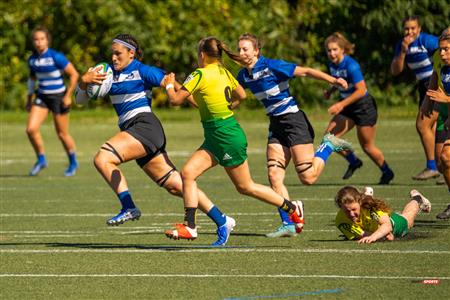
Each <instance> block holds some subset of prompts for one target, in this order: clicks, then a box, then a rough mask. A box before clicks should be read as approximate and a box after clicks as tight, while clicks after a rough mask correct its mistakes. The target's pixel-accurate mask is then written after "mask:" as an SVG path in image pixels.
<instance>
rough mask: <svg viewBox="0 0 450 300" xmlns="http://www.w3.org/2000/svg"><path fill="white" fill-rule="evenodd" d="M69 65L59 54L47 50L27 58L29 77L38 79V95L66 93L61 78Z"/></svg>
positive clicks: (49, 49) (52, 50)
mask: <svg viewBox="0 0 450 300" xmlns="http://www.w3.org/2000/svg"><path fill="white" fill-rule="evenodd" d="M68 64H69V61H68V60H67V58H66V57H65V56H64V54H62V53H61V52H58V51H56V50H54V49H51V48H48V49H47V51H45V52H44V53H42V54H38V53H33V54H32V55H31V56H30V57H29V58H28V67H29V68H30V75H31V76H34V77H36V78H37V79H38V82H39V90H38V93H39V94H58V93H63V92H65V91H66V86H65V85H64V79H63V77H62V75H63V72H64V69H65V68H66V67H67V65H68Z"/></svg>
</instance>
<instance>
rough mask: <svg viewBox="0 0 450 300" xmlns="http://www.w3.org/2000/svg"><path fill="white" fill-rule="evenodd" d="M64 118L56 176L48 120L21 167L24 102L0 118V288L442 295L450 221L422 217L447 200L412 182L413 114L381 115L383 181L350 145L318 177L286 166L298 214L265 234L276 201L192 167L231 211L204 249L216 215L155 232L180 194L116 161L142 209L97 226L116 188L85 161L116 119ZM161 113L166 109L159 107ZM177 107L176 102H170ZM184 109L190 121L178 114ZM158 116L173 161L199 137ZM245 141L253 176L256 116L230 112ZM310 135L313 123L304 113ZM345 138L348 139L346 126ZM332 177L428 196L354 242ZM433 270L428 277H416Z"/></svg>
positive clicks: (195, 124)
mask: <svg viewBox="0 0 450 300" xmlns="http://www.w3.org/2000/svg"><path fill="white" fill-rule="evenodd" d="M80 114H81V117H80V116H77V117H76V118H74V121H73V122H72V123H71V133H72V134H73V136H74V137H75V139H76V141H77V146H78V156H79V161H80V164H81V167H80V169H79V171H78V173H77V175H76V176H75V177H73V178H65V177H64V176H62V174H63V171H64V168H65V167H66V164H67V162H66V157H65V155H64V153H63V151H62V147H61V145H60V143H59V141H58V140H57V138H56V136H55V134H54V130H53V125H52V123H51V122H47V123H45V125H44V126H43V128H42V133H43V136H44V140H45V143H46V148H47V157H48V161H49V168H48V169H46V170H44V171H43V172H42V173H41V174H39V176H37V177H34V178H30V177H28V176H27V173H28V170H29V169H30V168H31V166H32V164H33V163H34V159H35V157H34V155H33V153H32V150H31V146H30V145H29V143H28V140H27V138H26V135H25V133H24V129H25V123H24V122H22V120H24V119H25V116H24V115H23V114H18V115H17V120H19V121H14V118H13V117H11V115H8V118H7V121H6V120H2V122H1V131H0V132H1V143H0V180H1V186H0V199H1V202H0V220H1V229H0V262H1V263H0V296H1V298H2V299H35V298H45V299H105V298H115V299H126V298H138V299H303V298H308V299H362V298H366V299H423V298H427V299H446V298H448V295H449V293H450V223H449V221H440V220H437V219H435V215H436V213H437V212H439V211H441V210H442V209H443V208H444V207H445V206H446V205H447V204H448V203H449V194H448V192H447V191H446V188H445V187H444V186H437V185H436V184H435V181H434V180H430V181H425V182H415V181H413V180H411V176H412V175H413V174H415V173H417V172H419V171H420V170H422V169H423V166H424V158H423V154H422V150H421V147H420V144H419V140H418V138H417V135H416V132H415V128H414V121H413V119H395V118H389V119H385V118H384V119H383V118H381V120H380V122H379V131H378V140H377V144H378V146H379V147H380V148H381V149H382V151H383V152H384V154H385V156H386V159H387V161H388V163H389V164H390V165H391V167H392V168H393V170H394V171H395V179H394V181H393V183H392V184H391V185H389V186H378V185H376V183H377V182H378V179H379V177H380V172H379V170H378V169H377V168H376V166H375V165H374V164H373V163H372V162H371V161H370V160H369V158H368V157H367V156H365V155H364V154H363V153H362V151H361V149H360V147H359V146H357V145H356V149H357V154H358V155H359V156H360V158H362V160H363V161H364V167H363V168H362V169H360V170H358V171H356V173H355V175H354V177H352V178H351V179H349V180H347V181H343V180H342V179H341V177H342V175H343V173H344V171H345V168H346V163H345V162H344V160H343V159H342V158H340V157H339V156H337V155H333V156H332V158H331V159H330V160H329V162H328V163H327V168H326V170H325V172H324V173H323V174H322V176H321V178H320V180H319V182H318V183H317V184H316V185H314V186H303V185H301V184H300V183H299V181H298V179H297V178H296V175H295V171H294V169H293V167H292V166H289V169H288V174H287V178H286V185H287V187H288V189H289V192H290V195H291V198H293V199H301V200H303V201H304V203H305V210H306V225H305V230H304V231H303V233H302V234H301V235H300V236H298V237H295V238H282V239H268V238H265V237H264V234H265V233H267V232H270V231H272V230H274V229H275V228H276V227H278V225H279V219H278V216H277V214H276V210H275V209H274V208H272V207H270V206H268V205H265V204H263V203H260V202H258V201H256V200H253V199H250V198H248V197H245V196H242V195H239V194H238V193H237V192H236V191H235V190H234V187H233V186H232V184H231V182H230V181H229V180H228V179H227V178H226V175H225V172H224V171H223V169H221V168H215V169H213V170H211V171H209V172H207V173H206V174H205V176H203V177H202V178H201V179H200V180H199V186H200V187H201V188H202V189H203V190H204V191H205V192H206V193H207V194H208V195H209V196H210V197H211V199H213V201H214V202H216V204H217V205H218V206H219V207H220V209H221V210H222V211H224V212H226V213H227V214H229V215H230V216H233V217H234V218H235V219H236V221H237V226H236V228H235V231H234V232H233V234H232V236H231V237H230V240H229V242H228V244H227V247H225V248H212V247H210V246H209V245H210V244H211V243H212V242H214V241H215V237H216V236H215V226H214V225H213V224H212V223H211V222H210V221H209V219H208V218H206V217H205V216H204V215H202V214H199V218H198V220H199V225H200V229H199V238H198V239H197V240H195V241H193V242H188V241H172V240H168V239H167V238H166V237H165V236H164V234H163V232H164V230H165V229H167V228H170V226H171V224H173V223H175V222H179V221H181V220H182V212H183V208H182V202H181V201H180V200H179V199H177V198H175V197H173V196H170V195H169V194H167V193H166V192H165V190H163V189H161V188H159V187H157V186H156V185H155V184H154V183H153V182H151V181H150V180H149V179H148V178H147V177H146V176H145V175H144V173H143V172H141V171H140V169H139V168H138V166H137V165H136V164H135V163H133V162H130V163H127V164H125V165H123V170H124V172H125V175H126V177H127V180H128V183H129V186H130V191H131V193H132V195H133V197H134V198H135V202H136V203H137V205H138V206H139V207H140V209H141V210H142V212H143V216H142V218H141V219H140V220H139V221H137V222H129V223H127V224H124V225H122V226H120V227H115V228H108V227H107V226H106V225H105V220H106V219H107V218H108V217H110V216H112V215H114V214H115V213H117V211H118V210H119V204H118V200H117V199H116V198H115V196H114V195H113V193H112V192H111V191H110V189H109V188H108V186H107V185H106V184H105V182H103V179H102V178H101V177H100V175H99V174H97V172H96V171H95V168H94V167H93V165H92V163H91V161H92V157H93V155H94V154H95V152H96V151H97V149H98V148H99V146H100V145H101V144H102V143H103V142H104V141H105V140H106V139H107V138H109V137H110V136H112V135H113V134H114V133H115V132H117V129H116V124H115V122H116V121H115V119H114V117H110V116H111V115H110V114H108V115H107V116H100V117H99V118H98V119H97V121H93V120H92V116H91V117H89V118H83V117H82V116H83V113H80ZM161 114H162V115H163V116H165V115H169V114H167V113H166V112H162V113H161ZM173 114H175V115H176V114H183V112H182V111H178V112H171V113H170V115H173ZM191 117H192V120H190V118H191ZM191 117H189V118H179V119H181V120H179V121H176V119H177V118H176V117H174V118H167V119H166V118H165V117H163V118H162V119H163V125H164V128H165V130H166V135H167V139H168V145H167V149H168V152H169V155H170V157H171V158H172V160H173V161H174V162H175V164H176V165H177V166H178V167H181V166H182V165H183V163H184V162H185V161H186V159H187V157H188V155H189V154H190V153H192V151H193V150H194V149H196V147H198V146H199V145H200V143H201V142H202V131H201V126H200V123H199V121H198V117H197V116H196V115H195V114H192V116H191ZM238 118H239V119H240V122H241V124H242V127H243V128H244V130H245V132H246V134H247V137H248V140H249V162H250V168H251V171H252V174H253V178H254V180H255V181H256V182H260V183H264V184H267V175H266V167H265V165H266V163H265V141H266V136H267V123H266V122H265V120H264V119H261V118H253V119H252V118H250V119H246V118H242V117H239V113H238ZM311 121H312V123H313V125H314V127H315V129H316V135H317V138H316V143H317V142H318V141H319V136H321V132H322V131H323V130H324V128H325V126H326V121H325V120H324V119H323V118H317V119H315V118H312V120H311ZM347 138H348V139H349V140H350V141H352V142H353V143H357V142H356V135H355V132H354V131H352V132H350V133H349V134H348V135H347ZM345 184H352V185H356V186H358V187H363V186H366V185H370V186H373V187H374V190H375V193H376V195H378V196H380V197H382V198H385V199H386V200H387V201H388V202H389V204H391V206H392V207H394V208H395V209H397V210H401V209H402V207H403V205H404V204H405V202H406V200H407V195H408V193H409V191H410V190H411V189H412V188H417V189H418V190H420V191H421V192H423V193H424V194H425V195H426V196H427V197H428V198H429V199H430V200H431V202H432V205H433V208H432V213H431V214H430V215H419V217H418V219H417V222H416V226H415V228H414V229H413V230H412V232H411V233H410V234H409V235H408V236H407V237H406V238H404V239H403V240H398V241H395V242H381V243H376V244H373V245H358V244H356V243H354V242H348V241H342V240H341V238H340V237H339V232H338V231H337V230H336V229H335V227H334V215H335V213H336V207H335V206H334V204H333V196H334V194H335V192H336V191H337V190H338V189H339V188H340V187H342V186H343V185H345ZM423 279H438V280H439V284H424V283H422V280H423Z"/></svg>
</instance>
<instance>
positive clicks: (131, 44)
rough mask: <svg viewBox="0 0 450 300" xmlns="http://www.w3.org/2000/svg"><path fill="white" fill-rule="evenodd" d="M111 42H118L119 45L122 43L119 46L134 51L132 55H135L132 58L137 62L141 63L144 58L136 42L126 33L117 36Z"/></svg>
mask: <svg viewBox="0 0 450 300" xmlns="http://www.w3.org/2000/svg"><path fill="white" fill-rule="evenodd" d="M113 42H119V43H120V42H122V43H121V44H123V45H124V46H125V47H126V48H128V49H130V50H134V53H135V54H134V57H135V58H136V59H137V60H139V61H141V60H142V59H143V58H144V53H143V52H142V49H141V47H140V46H139V43H138V41H137V40H136V38H135V37H134V36H132V35H131V34H127V33H125V34H124V33H122V34H119V35H117V36H116V37H115V38H114V39H113Z"/></svg>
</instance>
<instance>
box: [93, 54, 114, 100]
mask: <svg viewBox="0 0 450 300" xmlns="http://www.w3.org/2000/svg"><path fill="white" fill-rule="evenodd" d="M93 69H98V70H97V72H98V73H104V74H106V75H107V76H106V78H105V80H103V82H102V84H96V83H89V84H88V85H87V89H86V93H87V95H88V96H89V98H90V99H91V100H97V99H98V98H103V97H105V96H106V95H107V94H108V92H109V90H110V89H111V85H112V83H113V70H112V69H111V67H110V66H109V65H108V64H107V63H99V64H97V65H95V66H94V67H93Z"/></svg>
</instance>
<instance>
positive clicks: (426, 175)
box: [412, 168, 440, 180]
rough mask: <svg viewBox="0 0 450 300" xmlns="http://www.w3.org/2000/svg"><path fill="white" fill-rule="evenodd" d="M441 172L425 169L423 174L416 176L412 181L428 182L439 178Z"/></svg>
mask: <svg viewBox="0 0 450 300" xmlns="http://www.w3.org/2000/svg"><path fill="white" fill-rule="evenodd" d="M439 175H440V174H439V171H437V170H431V169H427V168H425V169H423V171H422V172H420V173H418V174H417V175H414V176H413V177H412V179H414V180H427V179H432V178H436V177H439Z"/></svg>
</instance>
